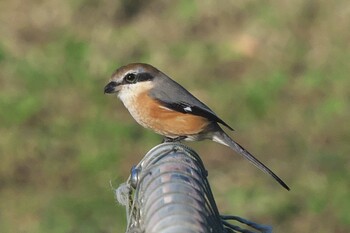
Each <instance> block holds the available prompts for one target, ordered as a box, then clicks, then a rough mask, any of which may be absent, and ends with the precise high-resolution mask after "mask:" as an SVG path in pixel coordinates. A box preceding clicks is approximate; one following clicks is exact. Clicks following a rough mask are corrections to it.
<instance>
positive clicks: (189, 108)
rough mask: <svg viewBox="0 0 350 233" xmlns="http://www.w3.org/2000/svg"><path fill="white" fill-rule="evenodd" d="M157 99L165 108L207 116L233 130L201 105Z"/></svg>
mask: <svg viewBox="0 0 350 233" xmlns="http://www.w3.org/2000/svg"><path fill="white" fill-rule="evenodd" d="M158 101H159V102H161V104H162V105H163V106H164V107H167V108H169V109H171V110H174V111H177V112H181V113H186V114H193V115H196V116H201V117H204V118H207V119H208V120H210V121H213V122H218V123H220V124H222V125H224V126H226V127H227V128H229V129H230V130H233V129H232V128H231V127H230V126H229V125H228V124H226V123H225V122H224V121H223V120H221V119H220V118H219V117H218V116H217V115H215V114H214V113H213V112H211V111H208V110H206V109H203V108H201V107H198V106H193V105H189V104H188V103H184V102H179V103H171V102H164V101H161V100H159V99H158Z"/></svg>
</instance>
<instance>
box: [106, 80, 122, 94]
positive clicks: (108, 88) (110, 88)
mask: <svg viewBox="0 0 350 233" xmlns="http://www.w3.org/2000/svg"><path fill="white" fill-rule="evenodd" d="M117 86H119V84H118V83H117V82H115V81H111V82H109V83H108V84H107V85H106V86H105V89H104V93H105V94H106V93H108V94H111V93H114V92H118V91H119V90H118V89H117V88H116V87H117Z"/></svg>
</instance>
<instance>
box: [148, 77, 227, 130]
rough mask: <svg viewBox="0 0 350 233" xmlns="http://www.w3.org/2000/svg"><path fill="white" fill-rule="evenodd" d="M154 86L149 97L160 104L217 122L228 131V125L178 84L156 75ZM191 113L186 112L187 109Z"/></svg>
mask: <svg viewBox="0 0 350 233" xmlns="http://www.w3.org/2000/svg"><path fill="white" fill-rule="evenodd" d="M158 75H159V76H156V78H157V80H156V82H155V86H154V87H153V88H152V89H151V90H150V93H149V94H150V96H151V97H152V98H154V99H155V100H157V101H159V102H160V103H162V104H163V105H164V106H165V107H167V108H169V109H172V110H174V111H178V112H182V113H187V114H193V115H197V116H201V117H204V118H207V119H208V120H210V121H213V122H218V123H220V124H222V125H224V126H226V127H227V128H229V129H230V130H233V129H232V128H231V127H230V126H229V125H228V124H226V123H225V122H224V121H223V120H221V119H220V118H219V117H218V116H217V115H216V114H215V113H214V112H213V111H212V110H211V109H210V108H209V107H208V106H207V105H205V104H204V103H202V102H201V101H200V100H199V99H197V98H196V97H194V96H193V95H192V94H191V93H190V92H188V91H187V90H186V89H185V88H183V87H182V86H181V85H180V84H178V83H177V82H175V81H174V80H172V79H171V78H169V77H168V76H167V75H165V74H164V73H162V72H160V71H159V73H158ZM189 108H190V109H191V111H188V109H189Z"/></svg>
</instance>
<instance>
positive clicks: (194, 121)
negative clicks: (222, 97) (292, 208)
mask: <svg viewBox="0 0 350 233" xmlns="http://www.w3.org/2000/svg"><path fill="white" fill-rule="evenodd" d="M104 93H105V94H106V93H107V94H116V95H117V96H118V98H119V99H120V100H121V102H122V103H123V104H124V106H125V107H126V108H127V110H128V111H129V113H130V114H131V116H132V117H133V118H134V119H135V120H136V122H137V123H139V124H140V125H141V126H143V127H145V128H148V129H151V130H153V131H154V132H155V133H157V134H160V135H162V136H163V137H164V140H163V141H164V142H176V141H182V140H184V141H201V140H205V139H209V140H212V141H214V142H217V143H220V144H223V145H225V146H227V147H229V148H231V149H232V150H234V151H236V152H237V153H238V154H240V155H241V156H243V157H244V158H246V159H247V160H249V161H250V162H251V163H252V164H254V165H255V166H256V167H257V168H259V169H260V170H262V171H263V172H265V173H266V174H269V175H270V176H272V177H273V178H274V179H275V180H276V181H277V182H278V183H279V184H280V185H281V186H282V187H284V188H285V189H287V190H290V188H289V187H288V185H287V184H286V183H285V182H284V181H283V180H282V179H280V178H279V177H278V176H277V175H276V174H275V173H274V172H272V171H271V170H270V169H269V168H268V167H267V166H265V165H264V164H263V163H262V162H260V161H259V160H258V159H257V158H255V157H254V156H253V155H252V154H251V153H250V152H248V151H247V150H246V149H245V148H243V147H242V146H241V145H240V144H238V143H237V142H236V141H234V140H233V139H232V138H231V137H230V136H229V135H228V134H227V133H225V131H224V130H223V129H222V128H221V127H220V125H222V126H225V127H226V128H228V129H229V130H232V131H233V128H232V127H231V126H229V125H228V124H227V123H226V122H224V121H223V120H222V119H221V118H219V117H218V116H217V115H216V114H215V112H214V111H213V110H211V109H210V108H209V107H208V106H207V105H205V104H204V103H203V102H201V101H200V100H199V99H198V98H196V97H195V96H194V95H192V94H191V93H190V92H189V91H188V90H186V89H185V88H184V87H183V86H181V85H180V84H179V83H177V82H176V81H174V80H173V79H171V78H170V77H169V76H168V75H166V74H165V73H163V72H162V71H160V70H158V69H157V68H155V67H154V66H152V65H150V64H146V63H131V64H128V65H125V66H121V67H120V68H118V69H117V70H116V71H115V72H114V73H113V74H112V76H111V78H110V80H109V82H108V83H107V85H106V86H105V87H104Z"/></svg>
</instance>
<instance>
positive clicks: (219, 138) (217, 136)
mask: <svg viewBox="0 0 350 233" xmlns="http://www.w3.org/2000/svg"><path fill="white" fill-rule="evenodd" d="M212 140H213V141H215V142H218V143H220V144H223V145H225V146H228V147H230V148H231V149H233V150H235V151H236V152H237V153H239V154H240V155H242V156H243V157H244V158H246V159H248V160H249V161H250V162H251V163H252V164H254V165H255V166H256V167H257V168H259V169H260V170H262V171H263V172H265V173H266V174H269V175H271V176H272V177H273V178H274V179H275V180H276V181H277V182H278V183H279V184H280V185H282V186H283V187H284V188H285V189H287V190H290V188H289V187H288V185H286V184H285V183H284V182H283V180H281V179H280V178H279V177H278V176H277V175H276V174H275V173H273V171H271V170H270V169H269V168H268V167H266V166H265V165H264V164H263V163H262V162H260V161H259V160H258V159H257V158H255V157H254V156H253V155H252V154H251V153H249V152H248V151H247V150H246V149H244V148H243V147H242V146H241V145H239V144H238V143H237V142H235V141H233V139H232V138H230V136H228V135H227V134H226V133H225V132H223V131H218V132H216V133H214V135H213V138H212Z"/></svg>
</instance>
